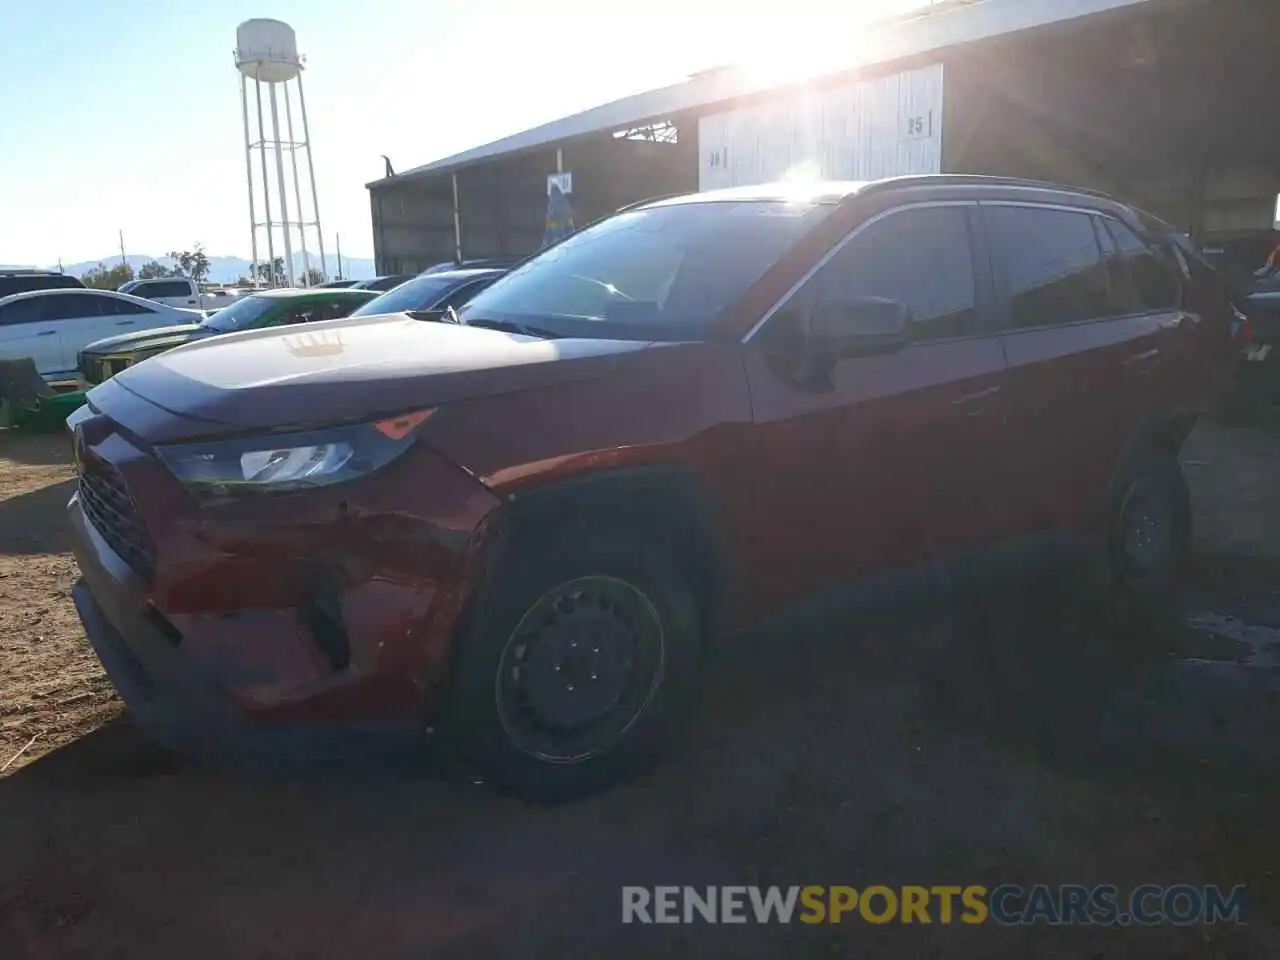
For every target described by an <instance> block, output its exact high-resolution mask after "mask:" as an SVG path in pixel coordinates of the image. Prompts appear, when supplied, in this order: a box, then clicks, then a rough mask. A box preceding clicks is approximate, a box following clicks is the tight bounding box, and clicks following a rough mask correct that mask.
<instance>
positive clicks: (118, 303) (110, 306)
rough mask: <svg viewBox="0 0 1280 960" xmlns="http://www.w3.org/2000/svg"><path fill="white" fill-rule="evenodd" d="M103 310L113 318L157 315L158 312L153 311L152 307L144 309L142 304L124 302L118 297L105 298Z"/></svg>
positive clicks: (103, 299)
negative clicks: (141, 314) (148, 314)
mask: <svg viewBox="0 0 1280 960" xmlns="http://www.w3.org/2000/svg"><path fill="white" fill-rule="evenodd" d="M102 310H103V313H108V314H111V315H113V316H128V315H136V314H139V313H155V312H156V311H155V310H152V309H151V308H150V307H144V306H143V305H142V304H140V303H133V302H131V301H129V300H123V299H120V298H118V297H103V298H102Z"/></svg>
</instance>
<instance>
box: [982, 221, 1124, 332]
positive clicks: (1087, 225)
mask: <svg viewBox="0 0 1280 960" xmlns="http://www.w3.org/2000/svg"><path fill="white" fill-rule="evenodd" d="M985 209H986V223H987V232H988V235H989V237H990V242H991V250H992V257H993V258H994V261H995V264H996V269H997V272H998V275H999V276H1000V277H1002V278H1003V283H1004V288H1005V290H1006V292H1007V293H1008V297H1009V323H1010V325H1011V326H1013V327H1014V328H1015V329H1019V328H1021V329H1025V328H1028V327H1044V326H1054V325H1058V324H1063V323H1076V322H1078V321H1081V320H1093V319H1097V318H1099V317H1105V316H1107V315H1108V313H1109V309H1108V304H1107V272H1106V267H1105V266H1104V264H1103V262H1102V255H1101V252H1100V251H1099V249H1098V240H1097V237H1096V236H1095V235H1094V228H1093V222H1092V218H1091V217H1090V216H1089V215H1088V214H1086V213H1075V212H1073V211H1069V210H1055V209H1051V208H1047V207H1044V208H1041V207H1001V206H989V207H986V208H985Z"/></svg>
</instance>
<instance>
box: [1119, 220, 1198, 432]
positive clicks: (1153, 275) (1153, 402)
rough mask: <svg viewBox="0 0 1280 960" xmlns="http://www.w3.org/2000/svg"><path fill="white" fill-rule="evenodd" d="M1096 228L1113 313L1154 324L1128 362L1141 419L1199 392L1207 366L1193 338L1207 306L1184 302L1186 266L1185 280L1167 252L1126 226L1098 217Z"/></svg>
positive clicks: (1130, 378)
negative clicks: (1196, 384) (1199, 381)
mask: <svg viewBox="0 0 1280 960" xmlns="http://www.w3.org/2000/svg"><path fill="white" fill-rule="evenodd" d="M1099 225H1100V227H1101V233H1102V235H1103V238H1104V247H1105V249H1106V253H1107V268H1108V271H1107V273H1108V278H1109V280H1110V285H1111V302H1112V314H1113V315H1114V316H1115V317H1116V318H1118V319H1121V318H1131V319H1132V321H1133V322H1135V323H1142V324H1143V325H1144V326H1152V325H1154V329H1153V333H1152V336H1151V337H1150V338H1149V339H1151V340H1152V342H1151V343H1150V344H1149V345H1144V346H1143V349H1142V350H1139V351H1137V352H1135V353H1134V354H1133V355H1131V356H1130V357H1128V358H1127V367H1128V372H1129V381H1128V384H1127V386H1128V388H1129V392H1130V394H1131V397H1132V403H1133V404H1134V405H1135V409H1136V411H1137V412H1139V413H1141V414H1143V415H1152V414H1156V413H1168V412H1170V411H1172V410H1174V409H1175V408H1176V407H1177V406H1178V404H1179V401H1181V400H1184V399H1185V398H1187V397H1194V396H1197V395H1199V394H1200V393H1201V390H1198V389H1196V388H1195V387H1194V386H1193V381H1194V380H1197V379H1203V376H1204V370H1205V369H1206V367H1208V366H1209V365H1208V364H1205V363H1203V362H1202V361H1203V360H1205V359H1207V358H1205V357H1202V356H1199V353H1200V352H1201V351H1202V350H1203V349H1204V346H1205V345H1204V343H1203V341H1202V339H1201V338H1200V337H1199V336H1198V334H1199V333H1200V332H1201V329H1202V324H1203V321H1204V315H1203V308H1204V307H1205V306H1206V305H1205V304H1203V303H1196V302H1194V300H1195V298H1191V299H1190V300H1188V301H1186V302H1184V298H1183V286H1184V281H1185V279H1186V278H1187V276H1188V275H1189V272H1190V268H1189V267H1188V268H1187V271H1188V273H1187V274H1186V275H1184V274H1183V273H1182V272H1181V267H1180V266H1179V265H1178V264H1177V263H1171V262H1170V260H1169V256H1170V254H1169V253H1168V252H1167V251H1166V250H1164V249H1162V248H1160V247H1159V246H1154V245H1148V243H1147V241H1146V240H1144V239H1142V238H1140V237H1139V236H1138V234H1137V233H1135V232H1134V231H1133V229H1132V228H1130V227H1129V226H1128V224H1125V223H1122V222H1121V221H1119V220H1117V219H1115V218H1113V217H1100V218H1099ZM1187 378H1192V379H1191V380H1190V381H1189V380H1188V379H1187ZM1206 386H1207V385H1206Z"/></svg>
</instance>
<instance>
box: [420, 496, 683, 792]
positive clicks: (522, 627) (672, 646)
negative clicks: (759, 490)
mask: <svg viewBox="0 0 1280 960" xmlns="http://www.w3.org/2000/svg"><path fill="white" fill-rule="evenodd" d="M676 556H677V554H676V552H675V551H674V550H673V549H672V548H671V547H669V546H666V545H664V544H663V543H662V542H661V540H660V539H657V540H655V536H654V533H653V532H652V531H648V532H644V533H640V532H637V531H635V530H627V529H619V527H618V526H617V525H613V524H609V523H608V522H607V521H606V522H605V523H602V524H596V525H594V528H592V527H591V526H588V525H586V524H583V523H574V524H572V525H570V526H568V527H560V526H557V525H555V524H553V523H549V522H546V521H543V522H540V523H538V524H537V525H536V526H535V527H533V528H530V529H527V530H525V531H523V532H519V533H517V534H516V535H515V537H514V541H513V542H512V543H511V544H510V545H509V546H508V547H507V548H506V549H504V550H503V551H502V556H501V558H500V560H499V561H498V563H497V565H496V569H494V570H492V571H491V572H490V574H489V576H488V578H487V582H486V583H485V584H484V586H483V587H482V588H481V592H480V595H479V596H477V597H476V598H475V603H474V605H473V609H472V612H471V615H470V617H469V622H468V624H467V626H466V628H465V634H464V635H463V636H461V637H460V638H459V646H458V650H457V654H456V656H457V660H456V662H455V670H454V673H453V683H452V687H451V690H450V695H449V701H448V707H447V709H446V714H445V717H444V718H443V725H442V726H443V730H442V732H443V733H444V734H445V736H446V739H447V741H448V742H449V743H451V744H452V745H453V747H454V748H455V749H456V750H457V751H458V753H459V754H460V756H461V759H462V761H463V763H464V764H466V765H467V766H469V767H470V768H471V769H472V770H474V771H475V772H477V773H478V774H479V775H480V776H481V777H483V778H484V780H485V782H486V783H487V784H489V785H490V786H491V787H493V788H494V789H495V790H497V791H498V792H500V793H503V794H506V795H508V796H514V797H518V798H521V799H524V800H528V801H532V802H539V803H553V802H559V801H564V800H570V799H574V798H577V797H582V796H586V795H589V794H592V793H596V792H598V791H601V790H604V789H606V788H608V787H610V786H613V785H614V784H616V783H619V782H621V781H623V780H626V779H629V778H631V777H633V776H635V775H636V774H638V773H640V772H642V771H643V770H645V769H647V768H648V767H649V766H651V765H652V764H653V762H654V761H655V760H656V759H657V757H658V756H659V755H660V753H661V748H662V747H663V746H664V745H665V743H666V741H667V740H668V734H669V733H670V732H671V730H672V729H674V728H675V727H676V726H677V722H678V720H679V719H680V718H681V715H682V714H683V713H684V712H685V707H687V705H688V702H689V699H690V693H691V691H692V688H693V686H694V682H695V679H696V676H697V673H698V665H699V645H700V636H699V633H700V622H699V616H698V604H697V602H696V597H695V594H694V591H693V590H692V589H691V587H690V585H689V580H688V577H687V576H685V575H684V574H683V573H682V571H681V570H680V568H679V565H678V563H677V560H676ZM597 636H602V637H604V638H605V641H604V642H602V643H601V646H599V647H594V646H593V647H592V649H594V650H595V653H594V654H593V653H591V651H590V650H587V649H586V646H585V642H584V645H583V646H582V647H577V640H575V639H572V638H575V637H578V638H586V637H597ZM566 638H570V639H566ZM655 641H656V642H655ZM569 645H574V646H575V648H576V649H572V650H571V649H569ZM628 645H630V647H628ZM602 648H607V649H605V651H604V653H603V654H601V649H602ZM627 649H630V650H631V654H630V655H629V656H628V655H627V654H626V651H627ZM611 654H612V656H611ZM562 656H563V657H564V658H565V660H564V664H563V665H564V667H565V668H566V671H565V673H564V674H561V667H562V663H561V662H560V658H561V657H562ZM593 658H594V659H593ZM549 664H551V666H549ZM619 664H621V665H619ZM597 668H598V669H597ZM549 669H554V670H555V671H556V673H555V675H554V676H553V675H552V674H551V673H549V672H548V671H549ZM571 672H572V674H573V677H576V678H577V679H579V680H582V681H583V682H584V685H585V684H592V685H591V687H590V689H586V687H585V686H584V685H580V686H579V687H578V688H577V689H575V687H574V686H573V685H572V679H573V677H569V674H570V673H571ZM597 676H599V677H600V678H602V679H603V680H604V681H607V682H605V683H601V684H600V685H599V686H595V685H594V683H595V681H596V680H597ZM566 677H569V678H568V679H566ZM557 685H562V686H557ZM615 687H617V688H618V689H620V691H621V692H620V693H619V694H618V698H617V701H616V703H615V704H614V706H612V707H609V708H607V711H606V713H605V714H603V715H602V716H601V717H600V718H597V719H596V720H593V721H591V722H590V723H581V724H579V725H578V726H574V725H573V724H572V723H570V722H569V721H567V720H566V719H565V718H566V716H568V715H570V714H573V713H574V712H575V708H580V709H577V710H576V712H577V713H580V714H591V713H592V712H593V710H594V708H595V707H596V706H598V705H600V704H601V703H608V701H609V694H610V693H611V692H612V690H613V689H614V688H615ZM570 691H571V692H570ZM584 695H585V696H586V701H585V707H583V704H582V703H581V702H579V701H574V700H572V699H571V698H573V697H580V696H584ZM629 712H634V716H630V717H627V714H628V713H629ZM556 723H560V724H562V725H561V726H560V727H557V726H556ZM593 737H594V738H595V739H594V740H593V739H592V738H593Z"/></svg>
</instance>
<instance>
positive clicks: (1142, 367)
mask: <svg viewBox="0 0 1280 960" xmlns="http://www.w3.org/2000/svg"><path fill="white" fill-rule="evenodd" d="M1159 359H1160V350H1159V348H1158V347H1152V348H1151V349H1150V350H1144V351H1143V352H1142V353H1135V354H1134V355H1133V356H1131V357H1130V358H1129V359H1128V360H1126V361H1125V362H1124V365H1125V369H1127V370H1131V371H1133V373H1134V375H1135V376H1139V377H1145V376H1149V375H1150V374H1151V372H1152V371H1153V370H1154V369H1155V367H1156V363H1157V362H1158V361H1159Z"/></svg>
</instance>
